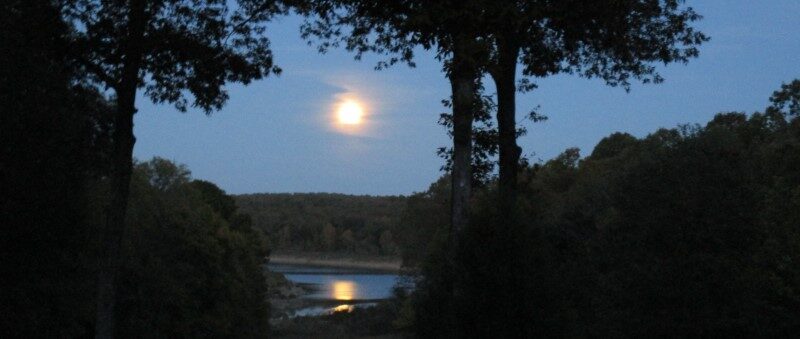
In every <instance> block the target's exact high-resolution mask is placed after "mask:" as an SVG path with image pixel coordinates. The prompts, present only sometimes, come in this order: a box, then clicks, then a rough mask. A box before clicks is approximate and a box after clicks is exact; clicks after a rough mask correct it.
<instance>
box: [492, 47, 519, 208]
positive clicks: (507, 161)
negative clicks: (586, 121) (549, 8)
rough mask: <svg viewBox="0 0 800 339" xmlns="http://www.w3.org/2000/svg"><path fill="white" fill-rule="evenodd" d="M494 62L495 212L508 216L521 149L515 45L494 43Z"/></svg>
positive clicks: (513, 198)
mask: <svg viewBox="0 0 800 339" xmlns="http://www.w3.org/2000/svg"><path fill="white" fill-rule="evenodd" d="M497 49H498V51H497V52H498V59H497V60H498V63H497V65H496V67H495V68H494V69H493V70H492V72H491V75H492V79H493V80H494V82H495V86H496V87H497V127H498V132H499V145H498V146H499V153H500V178H499V191H500V192H499V193H500V200H499V213H500V217H501V218H502V219H504V220H510V219H511V217H512V216H513V213H514V208H515V205H516V198H517V173H518V171H519V157H520V153H522V150H521V149H520V147H519V146H517V126H516V95H517V93H516V91H517V87H516V84H515V82H516V75H517V56H518V55H519V46H517V45H516V44H513V43H505V42H504V43H499V44H498V47H497Z"/></svg>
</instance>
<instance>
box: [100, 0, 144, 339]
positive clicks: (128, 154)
mask: <svg viewBox="0 0 800 339" xmlns="http://www.w3.org/2000/svg"><path fill="white" fill-rule="evenodd" d="M145 7H146V1H145V0H131V1H130V11H129V13H128V40H127V45H126V47H125V52H124V53H125V54H124V55H125V57H124V58H125V59H124V64H123V67H122V75H121V78H120V81H119V83H118V84H117V86H115V92H116V95H117V102H116V104H117V108H116V113H115V116H114V127H113V132H112V136H111V140H112V146H111V147H112V149H111V175H110V185H111V187H110V189H111V201H110V203H109V205H108V206H107V207H106V225H105V229H104V232H103V252H102V254H103V257H102V258H101V264H100V267H99V270H98V277H97V318H96V323H95V338H113V337H114V335H115V325H116V316H115V315H116V297H117V273H118V272H119V269H120V265H121V262H122V258H121V257H122V255H121V251H120V247H121V245H122V239H123V234H124V230H125V214H126V212H127V208H128V196H129V193H130V183H131V172H132V171H133V145H134V143H135V142H136V138H135V137H134V136H133V115H134V114H135V113H136V89H137V86H138V84H139V71H140V67H141V59H142V40H143V37H144V29H145V25H146V18H145Z"/></svg>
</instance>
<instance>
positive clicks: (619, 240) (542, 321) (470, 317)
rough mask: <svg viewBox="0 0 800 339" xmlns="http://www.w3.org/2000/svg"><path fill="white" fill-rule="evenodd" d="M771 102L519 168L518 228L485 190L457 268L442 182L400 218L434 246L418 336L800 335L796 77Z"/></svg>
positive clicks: (618, 136) (426, 265) (420, 292)
mask: <svg viewBox="0 0 800 339" xmlns="http://www.w3.org/2000/svg"><path fill="white" fill-rule="evenodd" d="M772 101H773V105H772V106H771V107H769V108H767V109H766V110H765V112H761V113H755V114H751V115H747V114H744V113H723V114H719V115H717V116H716V117H715V118H714V119H713V120H712V121H710V122H709V123H708V124H707V125H706V126H702V127H701V126H693V125H687V126H681V127H679V128H674V129H661V130H658V131H656V132H654V133H652V134H650V135H648V136H646V137H644V138H635V137H633V136H631V135H628V134H623V133H615V134H612V135H610V136H608V137H606V138H604V139H603V140H601V141H600V143H598V145H597V146H596V147H595V149H594V150H593V151H592V153H591V154H589V155H588V156H587V157H584V158H581V156H580V154H579V151H578V150H577V149H568V150H566V151H565V152H564V153H562V154H561V155H560V156H558V157H556V158H555V159H552V160H550V161H548V162H546V163H543V164H536V165H533V166H528V167H526V168H523V170H522V171H521V172H520V185H519V192H520V195H519V202H518V205H516V206H515V207H516V209H515V210H516V213H515V215H514V222H513V223H508V222H506V223H499V222H498V221H497V218H498V217H497V213H496V210H495V208H494V205H493V201H494V199H496V194H497V193H496V190H495V185H494V183H489V185H488V187H487V189H485V190H481V191H479V192H478V193H477V194H476V196H475V198H474V201H473V206H474V213H473V221H472V223H471V224H470V227H469V229H468V231H467V236H466V237H465V239H464V242H463V244H462V245H461V246H460V248H459V249H458V254H457V255H456V258H457V259H456V260H455V261H454V262H450V261H448V260H447V258H448V255H447V253H445V249H446V246H445V245H444V244H445V240H446V239H445V238H446V235H447V229H446V228H443V227H441V225H442V223H440V222H437V221H436V217H435V216H436V215H437V214H432V213H431V212H430V210H431V206H435V205H437V204H438V205H439V206H442V205H446V203H443V201H445V200H446V198H447V195H446V194H445V193H446V191H447V190H446V189H442V187H441V186H442V185H443V184H444V183H443V182H439V183H437V184H434V185H433V186H431V190H430V191H429V192H426V193H424V194H419V195H415V196H411V197H410V198H409V205H408V207H407V211H406V212H405V213H404V216H409V217H410V218H412V220H413V221H412V222H414V223H415V225H418V227H424V228H425V229H427V230H429V231H427V232H426V231H420V232H419V233H418V234H419V235H420V236H421V238H420V241H419V242H418V243H429V244H431V245H430V247H429V251H428V257H427V259H425V260H424V261H423V264H422V275H421V279H420V281H419V283H418V286H417V292H416V293H415V295H414V296H413V298H412V302H413V303H414V305H415V306H414V307H413V308H414V309H415V310H416V315H415V316H414V318H415V319H416V320H415V323H414V326H415V331H416V333H418V334H420V335H422V336H431V337H445V336H460V337H518V336H524V337H532V336H543V337H720V336H721V337H742V336H744V337H790V336H793V335H796V334H797V333H800V290H798V286H800V265H799V264H798V262H797V260H798V258H800V228H799V227H800V118H799V117H798V114H800V109H799V108H800V106H798V102H800V81H794V82H792V83H791V84H788V85H784V86H783V88H782V89H781V90H780V91H778V92H776V93H775V95H774V96H773V98H772ZM414 202H416V203H414ZM445 212H446V209H441V210H440V212H439V214H438V215H442V214H444V213H445ZM432 216H433V218H431V217H432ZM434 231H436V232H434ZM432 234H434V235H433V236H431V235H432ZM423 239H424V240H423ZM454 277H456V278H454ZM458 277H460V278H458ZM451 290H452V291H455V292H453V293H450V292H448V291H451Z"/></svg>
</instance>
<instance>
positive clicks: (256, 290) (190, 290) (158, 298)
mask: <svg viewBox="0 0 800 339" xmlns="http://www.w3.org/2000/svg"><path fill="white" fill-rule="evenodd" d="M132 185H133V186H132V199H131V205H130V213H129V218H128V222H129V224H130V226H131V227H129V230H130V234H129V236H128V237H126V242H125V244H124V247H123V253H124V256H123V257H124V258H125V261H124V264H123V269H122V272H121V279H120V280H121V281H122V285H121V288H120V297H119V298H120V308H121V309H120V312H121V314H122V317H121V319H123V321H122V322H121V323H120V324H119V326H120V328H119V329H118V331H120V333H123V334H125V335H124V336H126V337H128V336H130V337H136V336H138V334H141V333H150V334H153V335H155V334H158V336H165V337H171V336H178V337H183V336H191V337H241V338H256V337H263V336H264V335H265V333H266V330H267V327H268V324H267V319H268V308H267V303H266V282H265V278H264V275H263V267H262V266H263V264H264V258H265V256H266V255H267V251H266V250H267V247H266V245H267V244H266V240H265V238H264V237H263V235H262V234H261V232H259V231H257V230H254V229H253V228H251V227H250V225H249V224H248V223H246V222H245V223H242V222H241V220H242V219H240V218H237V215H236V214H234V213H235V212H233V213H231V211H230V209H226V208H228V206H223V207H221V206H222V205H219V204H211V203H209V201H212V202H213V201H226V200H227V201H232V198H231V197H230V196H227V195H225V192H224V191H222V190H220V189H219V188H218V187H216V186H214V185H213V184H211V183H209V182H201V183H197V182H192V181H191V178H190V177H189V172H188V170H186V169H185V167H183V166H179V165H175V164H173V163H171V162H169V161H167V160H164V159H160V158H154V159H153V160H151V161H149V162H146V163H141V164H138V165H137V166H136V170H135V172H134V180H133V183H132ZM198 187H201V189H198ZM234 210H235V207H234ZM226 214H227V216H226ZM156 310H157V311H156Z"/></svg>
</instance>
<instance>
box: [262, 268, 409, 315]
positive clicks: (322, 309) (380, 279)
mask: <svg viewBox="0 0 800 339" xmlns="http://www.w3.org/2000/svg"><path fill="white" fill-rule="evenodd" d="M267 267H268V268H269V269H270V270H271V271H273V272H279V273H282V274H283V275H284V276H286V278H287V279H289V280H290V281H292V282H293V283H295V284H298V285H303V286H310V287H312V290H313V292H311V293H308V294H305V295H303V296H301V297H300V298H302V299H306V300H307V301H309V302H310V303H311V304H312V305H313V306H309V307H304V308H301V309H297V310H295V311H294V312H293V316H309V315H320V314H329V313H332V312H335V311H350V310H353V309H354V308H356V307H368V306H371V305H374V304H375V302H377V301H379V300H381V299H387V298H389V297H391V296H392V289H393V288H394V286H395V284H396V283H397V281H398V278H399V275H397V274H396V273H391V272H382V271H369V270H363V269H348V268H332V267H314V266H305V265H285V264H269V265H267Z"/></svg>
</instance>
